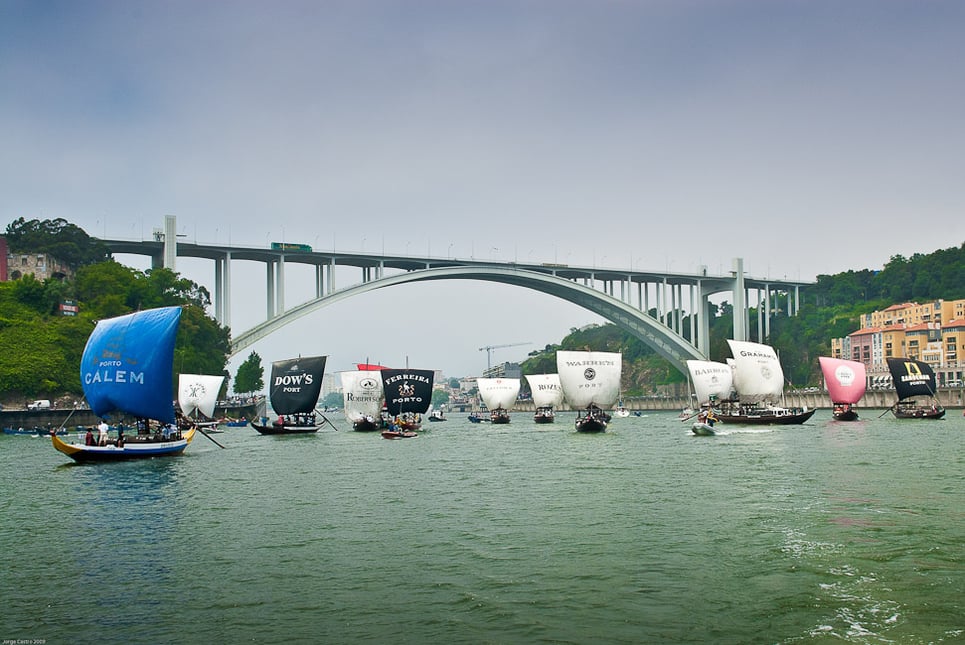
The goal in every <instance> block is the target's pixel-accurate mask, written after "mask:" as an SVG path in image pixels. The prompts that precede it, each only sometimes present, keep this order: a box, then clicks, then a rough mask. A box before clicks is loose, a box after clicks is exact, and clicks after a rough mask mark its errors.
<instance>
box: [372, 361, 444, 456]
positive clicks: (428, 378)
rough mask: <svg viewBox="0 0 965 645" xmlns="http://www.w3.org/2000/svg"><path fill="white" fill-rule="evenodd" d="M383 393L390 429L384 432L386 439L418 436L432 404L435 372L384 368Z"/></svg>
mask: <svg viewBox="0 0 965 645" xmlns="http://www.w3.org/2000/svg"><path fill="white" fill-rule="evenodd" d="M380 374H381V376H382V391H383V393H384V394H385V409H386V412H387V413H388V416H389V427H388V428H387V429H385V430H383V431H382V437H383V438H384V439H409V438H412V437H417V436H418V433H416V432H415V430H418V429H419V427H421V419H422V415H423V414H425V413H426V411H427V410H428V409H429V406H430V405H432V381H433V378H434V373H433V371H432V370H410V369H384V370H381V371H380Z"/></svg>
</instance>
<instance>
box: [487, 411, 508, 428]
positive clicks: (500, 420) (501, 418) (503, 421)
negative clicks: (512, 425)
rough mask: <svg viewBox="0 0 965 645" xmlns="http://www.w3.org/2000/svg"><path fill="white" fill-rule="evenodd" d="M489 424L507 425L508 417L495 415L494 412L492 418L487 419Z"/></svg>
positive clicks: (502, 414) (503, 414) (500, 414)
mask: <svg viewBox="0 0 965 645" xmlns="http://www.w3.org/2000/svg"><path fill="white" fill-rule="evenodd" d="M489 422H490V423H492V424H494V425H496V424H506V423H509V415H508V414H505V413H499V414H497V413H495V412H494V413H493V414H492V416H491V417H490V418H489Z"/></svg>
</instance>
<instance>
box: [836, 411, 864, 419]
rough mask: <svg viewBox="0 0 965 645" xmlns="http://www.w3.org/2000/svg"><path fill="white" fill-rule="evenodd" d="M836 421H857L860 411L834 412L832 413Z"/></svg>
mask: <svg viewBox="0 0 965 645" xmlns="http://www.w3.org/2000/svg"><path fill="white" fill-rule="evenodd" d="M831 416H832V417H833V418H834V420H835V421H857V420H858V413H857V412H855V411H854V410H846V411H844V412H834V413H832V414H831Z"/></svg>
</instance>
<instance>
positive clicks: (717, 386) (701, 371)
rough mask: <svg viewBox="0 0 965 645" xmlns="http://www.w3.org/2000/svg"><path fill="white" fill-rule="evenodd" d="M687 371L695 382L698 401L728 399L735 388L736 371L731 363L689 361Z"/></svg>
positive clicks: (702, 402) (707, 401) (706, 401)
mask: <svg viewBox="0 0 965 645" xmlns="http://www.w3.org/2000/svg"><path fill="white" fill-rule="evenodd" d="M687 371H688V372H690V380H691V382H692V383H693V384H694V392H695V393H696V394H697V402H698V403H701V404H704V403H709V402H711V401H726V400H728V399H730V397H731V391H732V390H733V389H734V371H733V370H732V369H731V367H730V365H725V364H724V363H717V362H715V361H697V360H688V361H687Z"/></svg>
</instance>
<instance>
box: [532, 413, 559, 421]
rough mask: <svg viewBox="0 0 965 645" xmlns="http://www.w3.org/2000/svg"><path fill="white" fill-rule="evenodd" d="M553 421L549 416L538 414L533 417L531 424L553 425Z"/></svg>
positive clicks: (551, 416)
mask: <svg viewBox="0 0 965 645" xmlns="http://www.w3.org/2000/svg"><path fill="white" fill-rule="evenodd" d="M555 420H556V419H555V418H554V417H553V415H551V414H539V415H536V416H534V417H533V423H553V422H554V421H555Z"/></svg>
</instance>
